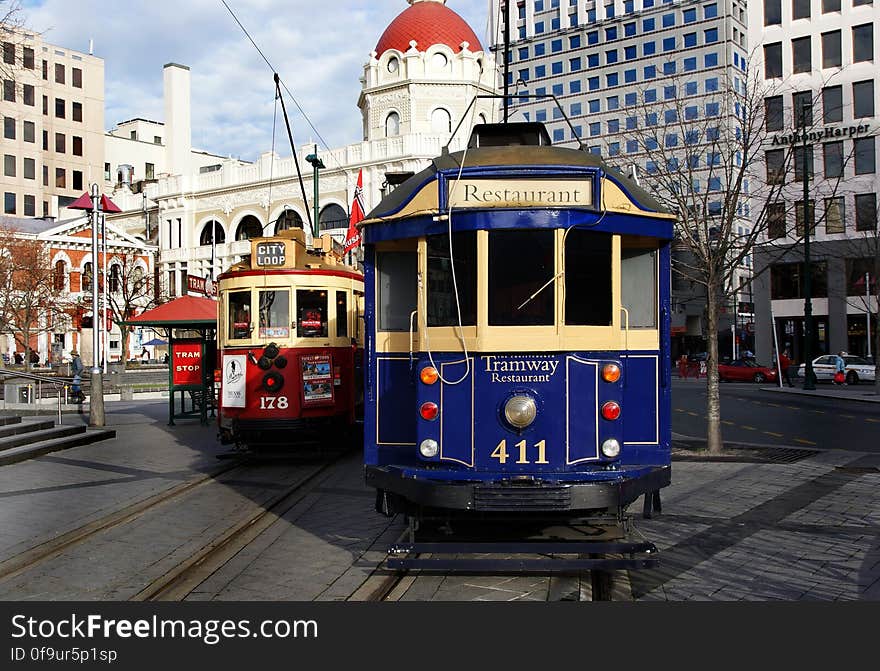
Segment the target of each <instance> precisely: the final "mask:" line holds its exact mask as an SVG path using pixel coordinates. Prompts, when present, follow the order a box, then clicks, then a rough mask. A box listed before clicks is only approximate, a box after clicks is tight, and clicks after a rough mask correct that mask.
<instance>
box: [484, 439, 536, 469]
mask: <svg viewBox="0 0 880 671" xmlns="http://www.w3.org/2000/svg"><path fill="white" fill-rule="evenodd" d="M527 445H528V444H527V443H526V441H524V440H521V441H519V442H518V443H516V444H515V445H514V446H513V447H514V448H515V449H516V453H514V454H509V453H508V452H507V439H504V440H502V441H501V442H500V443H498V445H497V446H496V447H495V449H494V450H493V452H492V454H491V455H489V456H491V457H492V458H493V459H497V460H498V463H500V464H506V463H507V460H508V459H511V458H513V457H514V456H518V457H519V458H518V459H517V460H516V462H515V463H517V464H549V463H550V462H549V461H547V443H546V441H544V440H539V441H538V442H537V443H535V444H534V445H532V447H533V448H534V449H536V450H537V451H538V458H537V459H535V460H534V461H529V455H528V451H527V449H526V448H527Z"/></svg>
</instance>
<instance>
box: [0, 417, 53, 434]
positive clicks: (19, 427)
mask: <svg viewBox="0 0 880 671" xmlns="http://www.w3.org/2000/svg"><path fill="white" fill-rule="evenodd" d="M20 419H21V418H19V420H20ZM53 426H55V422H53V421H52V420H51V419H40V420H36V421H29V422H22V421H19V422H17V423H15V424H6V425H0V438H6V437H7V436H16V435H19V434H23V433H30V432H31V431H41V430H43V429H51V428H52V427H53Z"/></svg>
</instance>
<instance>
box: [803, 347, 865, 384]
mask: <svg viewBox="0 0 880 671" xmlns="http://www.w3.org/2000/svg"><path fill="white" fill-rule="evenodd" d="M843 360H844V363H845V364H846V383H847V384H858V383H859V382H863V381H864V382H873V381H874V364H872V363H871V362H870V361H868V360H867V359H863V358H862V357H860V356H852V355H849V354H847V355H846V356H845V357H843ZM836 361H837V357H836V356H835V355H833V354H826V355H825V356H820V357H817V358H815V359H813V373H814V374H815V375H816V380H817V381H819V382H822V381H823V380H824V381H827V382H831V381H832V380H833V379H834V373H835V372H836V371H837V366H836ZM805 369H806V366H805V365H804V364H801V365H800V366H799V367H798V377H804V370H805Z"/></svg>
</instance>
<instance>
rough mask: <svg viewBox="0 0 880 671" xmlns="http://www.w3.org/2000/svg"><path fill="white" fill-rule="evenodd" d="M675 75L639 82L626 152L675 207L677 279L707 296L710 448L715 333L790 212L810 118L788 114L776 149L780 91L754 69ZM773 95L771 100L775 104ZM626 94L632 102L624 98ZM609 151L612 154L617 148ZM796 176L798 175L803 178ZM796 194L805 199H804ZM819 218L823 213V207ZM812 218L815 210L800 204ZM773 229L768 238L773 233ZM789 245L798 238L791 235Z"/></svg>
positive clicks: (800, 217)
mask: <svg viewBox="0 0 880 671" xmlns="http://www.w3.org/2000/svg"><path fill="white" fill-rule="evenodd" d="M696 86H697V83H696V82H695V81H693V80H692V79H689V78H687V77H684V76H681V75H678V76H670V77H664V78H663V79H659V80H657V84H656V85H655V86H654V88H651V87H650V86H645V87H644V88H643V90H642V91H641V95H640V99H639V100H638V101H637V104H636V106H635V107H634V108H633V111H632V112H631V113H630V114H631V115H635V116H630V117H629V118H628V119H627V121H626V124H627V125H626V129H625V130H626V135H625V138H626V143H625V146H624V147H623V148H624V149H625V152H626V153H636V154H638V157H639V159H640V160H641V161H644V171H643V175H644V179H643V180H642V185H643V186H645V187H646V188H647V189H648V190H649V191H650V192H651V193H652V194H653V195H654V196H655V197H656V198H657V199H658V200H659V201H660V202H661V203H663V204H664V205H665V206H666V207H667V208H668V209H669V210H670V211H672V212H674V213H676V215H677V217H678V222H677V226H676V247H677V248H678V249H680V250H684V251H685V252H686V253H685V254H677V255H676V258H675V259H674V261H673V268H674V271H675V272H676V273H678V274H679V275H680V276H681V277H682V278H684V279H686V280H688V281H690V282H691V283H693V284H694V285H696V286H699V287H702V289H703V290H704V291H705V295H706V311H705V315H706V333H707V340H708V344H707V392H708V393H707V401H706V404H707V413H706V414H707V417H708V426H707V437H708V449H709V451H710V453H715V454H717V453H719V452H721V450H722V448H723V443H722V433H721V403H720V394H719V387H718V382H719V378H718V362H719V352H718V331H719V322H720V318H721V315H722V308H723V307H724V306H725V305H727V304H728V302H729V301H730V300H731V299H733V298H734V297H735V296H736V295H737V294H738V293H739V292H741V291H742V289H743V286H744V284H745V283H747V282H748V281H750V275H751V271H750V270H749V269H750V266H751V255H752V253H753V250H754V247H755V244H756V243H758V242H759V241H762V240H763V238H764V236H765V234H767V233H768V232H769V231H770V230H771V229H773V233H774V236H775V234H776V229H777V228H778V227H779V226H782V228H783V231H787V226H788V222H790V221H791V220H792V217H790V216H788V214H790V213H787V212H786V202H794V199H792V195H793V194H794V193H796V188H797V185H796V184H794V183H792V182H791V181H790V180H788V181H787V180H786V179H785V175H786V174H787V173H789V172H790V171H792V168H793V172H795V180H797V179H798V173H800V172H802V170H801V168H800V167H799V166H798V160H799V159H800V158H801V157H802V155H801V150H800V149H799V148H798V146H797V145H796V143H795V142H794V140H795V138H796V137H799V136H802V135H803V132H804V130H807V131H809V130H811V127H812V125H813V124H812V119H809V118H806V117H804V116H803V115H800V116H795V118H792V119H790V121H791V125H788V127H795V128H797V129H798V133H800V135H797V134H794V135H790V136H789V137H788V138H787V140H788V141H786V142H785V144H781V145H780V146H779V147H778V148H779V150H780V151H778V152H777V151H776V149H777V147H776V145H775V144H774V142H775V141H776V140H775V139H774V140H771V137H770V135H771V134H770V132H769V131H768V128H771V129H774V128H777V127H778V128H782V127H784V126H786V125H787V124H785V123H784V120H783V119H782V118H781V115H782V114H783V112H782V106H781V97H779V90H781V87H776V88H771V87H769V86H768V85H767V84H766V82H765V81H764V79H763V77H762V76H761V73H759V72H758V71H757V69H756V68H748V67H746V68H744V69H743V71H739V70H738V69H736V68H727V69H725V70H724V71H722V72H719V74H718V76H717V77H715V78H709V79H708V80H704V81H703V82H702V87H703V90H697V89H696V88H695V87H696ZM777 98H778V99H779V100H780V105H779V107H778V108H777V107H776V106H775V104H774V103H773V102H772V101H773V100H775V99H777ZM630 102H631V101H630ZM608 149H609V151H608V152H607V153H608V154H609V156H610V159H609V162H611V163H616V164H617V165H618V166H619V167H621V169H622V171H624V172H629V170H627V169H626V166H627V163H630V162H631V161H628V160H627V159H626V155H625V154H621V153H619V144H618V147H615V148H614V149H617V150H618V151H617V152H615V151H610V150H611V149H612V148H611V147H608ZM615 153H616V156H615ZM800 178H801V179H803V175H801V176H800ZM801 200H802V199H801ZM794 209H795V210H796V213H795V217H794V219H795V221H796V222H797V223H796V224H795V226H796V227H798V228H800V232H801V235H802V234H803V225H804V208H803V206H800V207H799V206H798V205H795V208H794ZM823 216H824V215H823ZM806 219H807V220H810V219H812V220H813V224H812V226H813V227H814V226H815V208H811V207H809V206H808V207H807V208H806ZM771 237H773V236H771ZM787 242H788V245H789V246H790V245H792V244H797V241H794V242H792V241H790V240H788V241H787Z"/></svg>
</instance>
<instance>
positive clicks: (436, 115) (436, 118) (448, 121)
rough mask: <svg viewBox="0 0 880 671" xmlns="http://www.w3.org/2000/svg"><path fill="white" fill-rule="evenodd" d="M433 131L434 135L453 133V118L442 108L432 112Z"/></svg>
mask: <svg viewBox="0 0 880 671" xmlns="http://www.w3.org/2000/svg"><path fill="white" fill-rule="evenodd" d="M431 131H432V132H434V133H450V132H452V117H451V116H449V112H447V111H446V110H445V109H443V108H442V107H438V108H437V109H435V110H434V111H433V112H431Z"/></svg>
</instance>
